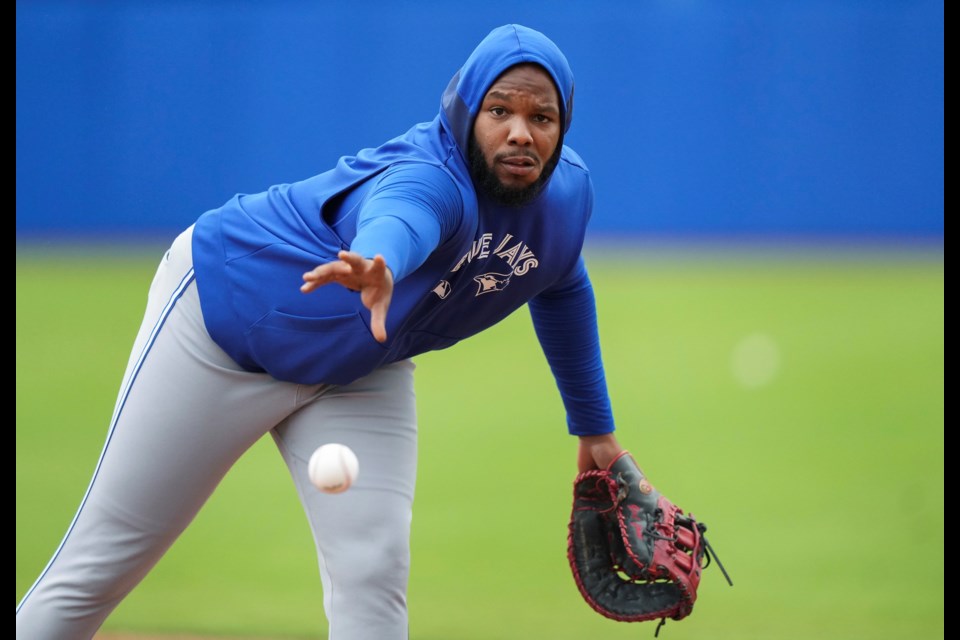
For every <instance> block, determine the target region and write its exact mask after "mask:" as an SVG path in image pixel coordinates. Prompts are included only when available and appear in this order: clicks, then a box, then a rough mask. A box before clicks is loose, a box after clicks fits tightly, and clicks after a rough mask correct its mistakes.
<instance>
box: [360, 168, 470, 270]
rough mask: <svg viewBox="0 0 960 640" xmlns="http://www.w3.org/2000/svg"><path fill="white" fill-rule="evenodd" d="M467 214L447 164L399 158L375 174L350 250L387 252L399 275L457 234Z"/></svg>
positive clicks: (370, 253) (366, 253) (389, 263)
mask: <svg viewBox="0 0 960 640" xmlns="http://www.w3.org/2000/svg"><path fill="white" fill-rule="evenodd" d="M462 215H463V204H462V200H461V197H460V192H459V191H458V190H457V188H456V186H455V184H454V182H453V180H452V179H451V178H450V176H449V175H447V174H446V173H445V172H444V171H443V170H442V169H440V168H439V167H436V166H433V165H429V164H424V163H402V164H398V165H396V166H394V167H391V168H390V169H388V170H386V171H384V172H383V173H382V174H380V175H379V176H378V177H377V178H376V179H375V183H374V184H373V185H372V187H371V189H370V190H369V191H368V192H367V194H366V196H365V197H364V200H363V202H362V203H361V204H360V209H359V213H358V215H357V235H356V237H355V238H354V239H353V242H351V244H350V250H351V251H355V252H357V253H359V254H360V255H362V256H364V257H367V258H372V257H373V256H375V255H376V254H378V253H379V254H381V255H382V256H383V257H384V259H385V260H386V262H387V266H388V267H389V268H390V270H391V271H392V272H393V277H394V280H398V281H399V280H401V279H403V278H404V277H405V276H407V275H409V274H410V273H411V272H413V271H414V270H415V269H416V268H417V267H419V266H420V265H421V264H423V262H424V261H425V260H426V259H427V257H428V256H429V255H430V253H431V252H433V251H434V250H435V249H436V248H437V247H438V246H440V245H441V244H443V242H444V241H446V240H447V239H448V238H449V237H450V236H451V235H452V234H453V232H454V230H455V229H456V228H457V225H458V224H459V222H460V219H461V217H462Z"/></svg>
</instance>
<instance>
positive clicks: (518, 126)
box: [507, 118, 533, 147]
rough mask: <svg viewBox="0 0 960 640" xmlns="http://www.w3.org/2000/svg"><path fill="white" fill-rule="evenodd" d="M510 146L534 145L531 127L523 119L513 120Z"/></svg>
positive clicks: (509, 139)
mask: <svg viewBox="0 0 960 640" xmlns="http://www.w3.org/2000/svg"><path fill="white" fill-rule="evenodd" d="M507 142H508V143H510V144H515V145H519V146H521V147H525V146H528V145H530V144H533V135H531V133H530V125H529V124H528V123H527V121H526V120H524V119H523V118H513V119H512V120H511V122H510V135H509V136H508V137H507Z"/></svg>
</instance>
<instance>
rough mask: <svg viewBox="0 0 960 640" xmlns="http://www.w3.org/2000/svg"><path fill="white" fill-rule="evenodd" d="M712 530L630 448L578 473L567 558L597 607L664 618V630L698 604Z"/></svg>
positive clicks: (622, 615)
mask: <svg viewBox="0 0 960 640" xmlns="http://www.w3.org/2000/svg"><path fill="white" fill-rule="evenodd" d="M706 529H707V527H706V525H704V524H703V523H700V522H697V521H696V520H695V519H694V517H693V515H692V514H691V515H686V514H684V512H683V511H682V510H681V509H679V508H677V507H676V506H675V505H674V504H673V503H671V502H670V501H669V500H667V498H665V497H664V496H663V495H662V494H660V492H659V491H657V490H656V489H654V487H653V485H651V484H650V482H649V481H648V480H647V478H646V477H645V476H644V475H643V472H642V471H640V468H639V467H638V466H637V463H636V461H635V460H634V459H633V456H631V455H630V454H629V453H627V452H626V451H625V452H623V453H621V454H620V455H619V456H618V457H617V458H616V459H615V460H614V461H613V462H612V463H611V464H610V466H609V467H608V468H607V469H595V470H591V471H584V472H582V473H580V474H578V475H577V477H576V480H575V481H574V484H573V514H572V515H571V517H570V528H569V536H568V539H567V557H568V560H569V561H570V568H571V569H572V570H573V577H574V579H575V580H576V583H577V587H578V588H579V589H580V594H581V595H582V596H583V598H584V600H586V601H587V603H588V604H589V605H590V606H591V607H592V608H593V609H594V610H596V611H597V612H598V613H600V614H601V615H604V616H606V617H607V618H612V619H614V620H620V621H623V622H641V621H644V620H656V619H658V618H659V619H660V624H659V625H658V626H657V630H656V633H657V634H659V632H660V627H661V626H662V625H663V624H664V623H665V622H666V620H667V618H670V619H673V620H681V619H683V618H685V617H686V616H688V615H690V613H691V611H693V603H694V602H696V600H697V589H698V587H699V585H700V574H701V571H702V569H703V568H705V567H706V566H707V565H708V564H709V562H710V557H711V553H712V549H710V547H709V544H708V543H707V540H706V538H704V536H703V534H704V532H705V531H706ZM714 557H715V554H714ZM717 564H720V563H719V561H718V562H717ZM720 569H721V571H723V574H724V577H726V578H727V582H729V583H730V585H731V586H732V585H733V582H731V581H730V577H729V576H728V575H727V572H726V571H725V570H724V569H723V566H722V565H720ZM655 635H656V634H655Z"/></svg>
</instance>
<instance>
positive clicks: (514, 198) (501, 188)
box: [467, 136, 563, 207]
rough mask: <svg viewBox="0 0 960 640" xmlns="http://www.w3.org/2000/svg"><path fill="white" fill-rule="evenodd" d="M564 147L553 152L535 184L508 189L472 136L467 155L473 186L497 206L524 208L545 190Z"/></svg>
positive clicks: (558, 146)
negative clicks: (544, 186) (544, 187)
mask: <svg viewBox="0 0 960 640" xmlns="http://www.w3.org/2000/svg"><path fill="white" fill-rule="evenodd" d="M562 147H563V144H562V141H560V142H558V143H557V148H556V150H555V151H554V152H553V155H552V156H550V160H548V161H547V163H546V165H544V167H543V170H542V171H541V172H540V176H539V177H538V178H537V179H536V181H535V182H534V183H533V184H530V185H527V186H526V187H508V186H506V185H505V184H503V183H502V182H501V181H500V178H498V177H497V174H496V173H494V171H493V169H492V168H490V165H488V164H487V159H486V158H484V157H483V152H482V151H480V147H479V146H478V145H477V143H476V139H475V138H474V137H473V136H471V137H470V144H469V149H468V150H467V155H468V157H469V159H470V176H471V177H472V178H473V184H474V186H475V187H476V189H477V191H478V192H479V193H482V194H484V195H486V196H487V197H488V198H490V199H491V200H493V201H494V202H496V203H497V204H500V205H503V206H507V207H522V206H523V205H525V204H529V203H530V202H532V201H533V200H534V199H535V198H536V197H537V196H538V195H540V191H542V190H543V185H545V184H546V183H547V180H549V179H550V176H551V174H553V170H554V169H555V168H556V166H557V162H559V161H560V151H561V149H562Z"/></svg>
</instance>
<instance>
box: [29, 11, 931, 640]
mask: <svg viewBox="0 0 960 640" xmlns="http://www.w3.org/2000/svg"><path fill="white" fill-rule="evenodd" d="M509 22H517V23H521V24H525V25H527V26H529V27H533V28H536V29H539V30H541V31H543V32H544V33H546V34H547V35H548V36H550V37H551V38H552V39H553V40H554V41H555V42H556V43H557V44H558V45H559V47H560V48H561V49H562V50H563V51H564V52H565V53H566V55H567V57H568V59H569V60H570V63H571V66H572V68H573V71H574V74H575V78H576V103H575V112H574V118H573V126H572V129H571V131H570V134H569V136H568V138H567V143H568V144H569V145H570V146H572V147H573V148H574V149H576V150H577V151H578V152H579V153H580V155H581V156H582V157H583V158H584V159H585V161H586V162H587V164H588V165H589V166H590V168H591V170H592V173H593V179H594V182H595V185H596V189H597V194H596V205H595V210H594V215H593V219H592V221H591V225H590V227H589V229H588V234H589V235H588V243H587V253H588V265H590V269H591V274H592V276H593V280H594V285H595V289H596V291H597V300H598V310H599V315H600V327H601V341H602V343H603V349H604V362H605V366H606V370H607V376H608V381H609V385H610V393H611V398H612V400H613V406H614V410H615V412H616V415H617V421H618V437H619V439H620V441H621V442H622V443H623V444H624V445H625V446H626V447H627V448H629V449H630V450H631V451H633V452H634V453H635V455H636V457H637V458H638V461H639V462H640V464H641V466H642V467H643V468H644V470H645V471H646V472H647V474H648V475H649V476H650V477H651V478H652V479H653V480H654V482H655V484H657V485H658V487H659V488H660V489H661V490H662V491H663V492H664V493H665V494H667V495H668V496H669V497H671V498H672V499H673V500H674V501H675V502H677V504H679V505H681V506H683V507H685V508H687V509H688V510H690V511H692V512H693V513H694V514H695V515H697V516H698V517H699V518H700V519H701V520H703V521H705V522H707V523H708V524H709V525H710V532H709V535H710V539H711V542H712V544H713V545H714V547H715V549H716V550H717V552H718V553H719V554H720V557H721V559H722V560H723V562H724V565H725V566H726V567H727V569H728V570H729V571H730V573H731V575H732V578H733V580H734V582H735V586H734V587H733V588H730V587H728V586H727V585H726V583H725V582H724V581H723V579H722V576H721V574H720V573H719V572H718V571H717V570H716V567H708V568H707V569H706V571H705V576H704V582H703V585H702V588H701V595H700V599H699V600H698V602H697V605H696V608H695V611H694V614H693V615H691V616H690V617H689V618H687V619H685V620H683V621H680V622H676V623H673V622H671V623H668V624H667V626H666V627H665V628H664V629H662V630H661V631H660V637H665V638H667V639H668V640H685V639H693V638H697V639H699V640H702V639H710V640H751V639H755V640H767V639H770V640H793V639H795V640H808V639H809V638H813V637H816V638H823V639H836V640H878V639H885V638H890V639H891V640H893V639H896V640H899V639H901V638H904V637H906V638H919V639H926V638H942V637H943V630H944V625H943V612H944V606H943V574H944V572H943V567H944V551H943V532H944V518H943V509H944V500H943V478H944V457H943V453H944V448H943V433H944V432H943V416H944V393H943V389H944V387H943V383H944V333H943V329H944V326H943V325H944V306H943V299H944V296H943V293H944V288H943V285H944V278H943V276H944V271H943V241H944V165H943V152H944V144H943V142H944V127H943V123H944V112H943V107H944V96H943V81H944V75H943V72H944V64H943V60H944V3H943V2H942V0H940V1H935V0H772V1H768V2H752V1H747V0H725V1H715V2H707V1H705V0H634V1H627V0H567V1H563V2H560V1H558V2H540V3H518V2H515V1H511V2H508V1H504V0H489V1H487V2H483V3H462V2H452V1H449V2H445V1H440V0H419V1H403V0H396V1H388V0H352V1H350V2H339V1H337V2H334V1H324V0H317V1H313V2H308V1H305V0H275V1H273V2H255V1H252V0H249V1H247V0H236V1H227V0H208V1H205V2H201V1H199V0H192V1H188V0H166V1H160V0H141V1H125V2H121V1H118V0H101V1H93V0H89V1H82V0H80V1H72V2H67V1H55V0H35V1H31V2H26V1H18V2H17V17H16V28H17V42H16V46H17V60H16V64H17V81H16V86H17V93H16V101H17V115H16V129H17V160H16V162H17V164H16V174H17V175H16V180H17V183H16V189H17V191H16V217H17V230H16V240H17V276H16V277H17V281H16V302H17V306H16V323H17V336H16V338H17V356H16V393H17V406H16V411H17V418H16V420H17V423H16V459H17V469H16V474H17V486H16V498H17V500H16V539H17V550H16V556H17V557H16V565H17V569H16V574H17V575H16V584H17V601H18V602H19V600H20V598H21V597H22V596H23V594H24V593H25V592H26V591H27V589H29V587H30V585H31V584H32V582H33V581H34V580H35V579H36V577H37V575H39V573H40V572H41V571H42V569H43V567H44V566H45V564H46V562H47V561H48V560H49V558H50V556H51V554H52V553H53V551H54V550H55V549H56V547H57V545H58V544H59V541H60V539H61V538H62V536H63V534H64V532H65V531H66V529H67V527H68V525H69V523H70V521H71V519H72V517H73V514H74V512H75V510H76V508H77V505H78V504H79V502H80V500H81V498H82V496H83V494H84V491H85V489H86V486H87V483H88V482H89V480H90V477H91V474H92V472H93V470H94V468H95V465H96V460H97V457H98V455H99V452H100V450H101V448H102V446H103V438H104V435H105V433H106V427H107V425H108V422H109V419H110V416H111V413H112V410H113V403H114V398H115V394H116V392H117V385H118V384H119V382H120V378H121V375H122V372H123V367H124V366H125V364H126V361H127V357H128V350H129V348H130V344H131V343H132V340H133V337H134V335H135V333H136V330H137V326H138V323H139V320H140V317H141V314H142V312H143V304H144V301H145V296H146V290H147V287H148V286H149V283H150V280H151V278H152V275H153V270H154V268H155V266H156V262H157V260H158V259H159V257H160V255H161V254H162V250H163V249H164V248H165V245H166V244H168V243H169V242H170V241H171V240H172V239H173V237H175V235H176V234H177V233H179V232H180V231H181V230H182V229H183V228H184V227H186V226H187V225H189V224H190V223H192V222H193V221H194V219H195V218H196V217H197V216H198V215H200V214H201V213H203V212H204V211H206V210H207V209H210V208H213V207H216V206H218V205H220V204H221V203H223V202H224V201H226V200H227V199H229V198H230V197H231V196H233V195H234V194H235V193H238V192H240V193H245V192H246V193H249V192H258V191H261V190H263V189H265V188H267V187H268V186H270V185H272V184H275V183H279V182H289V181H295V180H299V179H302V178H307V177H309V176H312V175H315V174H316V173H319V172H322V171H324V170H326V169H328V168H329V167H331V166H332V165H333V163H335V162H336V160H337V159H338V158H339V157H340V156H341V155H345V154H353V153H355V152H356V151H357V150H359V149H360V148H363V147H370V146H376V145H378V144H380V143H381V142H383V141H385V140H387V139H389V138H392V137H394V136H396V135H399V134H401V133H403V132H404V131H406V130H407V129H408V128H409V127H411V126H412V125H414V124H415V123H418V122H422V121H427V120H430V119H431V118H433V117H434V115H435V114H436V113H437V111H438V109H439V104H440V95H441V93H442V91H443V89H444V88H445V87H446V84H447V82H448V81H449V79H450V78H451V77H452V75H453V74H454V73H455V72H456V70H457V68H458V67H459V65H460V64H461V63H462V62H463V61H464V60H465V59H466V57H467V55H468V54H469V53H470V52H471V51H472V49H473V48H474V47H475V45H476V44H477V43H478V42H479V41H480V40H481V39H482V38H483V37H484V36H485V35H486V34H487V33H488V32H489V31H490V30H491V29H493V28H494V27H497V26H500V25H502V24H505V23H509ZM417 363H418V382H417V385H418V411H419V414H420V433H421V440H420V460H419V468H418V493H417V504H416V508H415V516H414V521H413V543H412V544H413V562H414V564H413V572H412V575H411V583H410V611H411V638H413V639H414V640H491V639H495V640H513V639H517V640H520V639H523V640H530V639H537V640H539V639H544V640H563V639H567V638H569V639H570V640H574V639H576V640H583V638H593V637H603V638H606V639H608V640H613V639H614V638H624V639H626V638H636V637H637V636H638V634H640V636H641V637H642V636H643V635H644V634H647V633H649V634H650V636H648V637H652V635H653V633H654V627H655V625H653V624H651V625H650V626H649V627H647V626H645V625H644V624H641V625H639V626H638V625H630V624H622V623H616V622H613V621H610V620H606V619H604V618H602V617H600V616H599V615H597V614H596V613H594V612H593V611H592V610H591V609H590V608H589V607H588V606H587V605H586V604H585V603H584V602H583V601H582V599H581V598H580V596H579V594H578V593H577V591H576V588H575V586H574V583H573V580H572V578H571V575H570V570H569V567H568V566H567V565H566V556H565V550H566V549H565V547H566V528H565V527H566V522H567V519H568V518H569V508H570V497H571V496H570V487H571V486H572V480H573V476H574V472H575V464H574V458H575V442H574V441H573V440H572V439H571V438H569V437H568V436H567V435H566V430H565V424H564V416H563V412H562V407H561V406H560V403H559V395H558V394H557V392H556V389H555V386H554V384H553V381H552V379H551V377H550V374H549V370H548V369H547V367H546V363H545V361H544V360H543V356H542V354H541V353H540V351H539V348H538V346H537V344H536V340H535V337H534V335H533V332H532V329H531V327H530V323H529V318H528V317H527V315H526V313H525V312H523V313H517V314H514V315H513V316H511V317H510V318H508V319H507V320H506V321H504V322H503V323H501V324H500V325H497V326H496V327H494V328H492V329H491V330H489V331H488V332H486V333H484V334H482V335H479V336H477V337H475V338H473V339H471V340H469V341H465V342H464V343H461V344H458V345H456V346H455V347H453V348H452V349H449V350H445V351H442V352H436V353H431V354H426V355H425V356H423V357H421V358H418V359H417ZM491 381H493V382H494V384H495V385H496V399H497V401H496V404H495V406H491V405H490V403H489V402H488V398H489V397H490V394H489V393H481V392H480V391H479V390H481V389H483V390H486V389H488V388H489V385H490V384H491ZM505 443H509V444H508V445H505ZM362 465H363V462H362V461H361V470H362V468H363V466H362ZM361 473H362V471H361ZM321 599H322V593H321V592H320V586H319V580H318V578H317V567H316V557H315V555H314V553H313V547H312V541H311V539H310V534H309V531H308V529H307V527H306V523H305V519H304V517H303V514H302V513H301V511H300V508H299V503H298V502H297V498H296V495H295V493H294V491H293V490H292V487H291V485H290V479H289V477H288V476H287V472H286V468H285V467H284V466H283V464H282V462H281V461H280V459H279V456H277V453H276V451H275V449H274V447H273V444H272V442H270V439H269V438H265V439H264V440H263V441H262V442H260V443H258V444H257V445H256V446H255V447H254V448H253V449H252V450H251V451H250V452H249V453H248V454H247V455H246V456H244V457H243V458H242V459H241V460H240V461H239V462H238V463H237V465H236V466H235V468H234V469H233V470H231V472H230V474H228V476H227V478H226V479H225V480H224V482H223V484H222V485H221V487H220V488H218V490H217V492H216V493H215V494H214V496H213V498H212V499H211V501H210V502H209V503H208V504H207V506H205V507H204V509H203V510H202V511H201V513H200V515H199V516H198V518H197V520H196V522H195V523H194V524H193V525H192V526H191V527H190V528H189V529H188V530H187V532H186V533H185V534H184V535H183V536H182V537H181V538H180V539H179V540H178V541H177V543H176V544H175V545H174V546H173V548H172V549H171V550H170V552H168V554H167V555H166V556H165V557H164V558H163V560H162V561H161V562H160V564H159V565H158V566H157V567H156V568H155V569H154V571H152V572H151V574H150V575H149V576H148V577H147V578H146V579H145V580H144V582H143V583H142V584H141V585H139V586H138V587H137V588H136V589H135V590H134V592H133V593H132V594H131V595H130V596H129V597H128V598H127V599H126V600H124V602H123V603H122V604H121V605H120V607H119V608H118V609H117V610H116V611H115V612H114V614H113V615H112V616H111V617H110V619H109V620H108V621H107V624H106V626H105V629H104V633H105V634H112V633H119V632H128V631H135V632H138V633H141V634H142V633H150V634H154V633H163V634H168V635H169V634H176V635H177V636H181V637H182V635H183V634H191V635H195V634H203V635H209V636H224V635H232V636H246V637H263V638H268V637H269V638H316V637H323V633H324V629H325V625H326V622H325V619H324V616H323V611H322V607H321ZM106 637H107V635H104V638H106ZM111 637H112V636H111Z"/></svg>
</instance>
